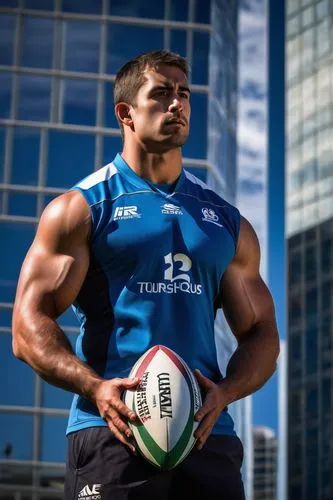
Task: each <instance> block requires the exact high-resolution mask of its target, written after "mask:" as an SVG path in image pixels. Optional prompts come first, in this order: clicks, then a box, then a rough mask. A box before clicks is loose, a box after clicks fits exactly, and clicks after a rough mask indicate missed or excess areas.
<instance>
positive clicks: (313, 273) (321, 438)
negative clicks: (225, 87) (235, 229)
mask: <svg viewBox="0 0 333 500" xmlns="http://www.w3.org/2000/svg"><path fill="white" fill-rule="evenodd" d="M286 22H287V39H286V54H287V79H286V96H287V118H286V129H287V179H288V182H287V238H288V240H287V246H288V262H289V273H288V305H289V317H288V353H289V354H288V366H289V375H288V385H289V394H288V407H289V413H288V448H289V459H288V464H289V465H288V484H289V498H290V499H291V500H294V499H300V500H305V499H311V500H319V499H320V500H324V499H327V500H328V499H332V498H333V476H332V470H333V320H332V305H333V253H332V249H333V62H332V50H333V29H332V27H333V2H332V1H330V0H320V1H313V0H312V1H311V0H302V1H301V0H297V1H296V0H288V2H287V19H286Z"/></svg>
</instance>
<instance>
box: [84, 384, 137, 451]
mask: <svg viewBox="0 0 333 500" xmlns="http://www.w3.org/2000/svg"><path fill="white" fill-rule="evenodd" d="M139 383H140V379H139V378H138V377H135V378H113V379H111V380H103V381H102V382H101V383H100V384H98V385H97V387H96V390H95V392H94V394H93V396H92V400H93V402H94V404H95V405H96V406H97V408H98V411H99V413H100V415H101V417H102V418H104V420H105V421H106V423H107V424H108V427H109V429H110V430H111V432H112V433H113V434H114V436H115V437H116V438H117V439H119V441H120V442H121V443H123V444H124V445H126V446H128V447H129V448H130V449H131V450H132V451H133V453H135V447H134V445H133V443H132V439H131V438H132V437H133V434H132V431H131V429H130V428H129V426H128V425H127V423H126V421H127V420H130V421H131V422H135V421H136V420H137V416H136V414H135V413H134V412H133V411H132V410H131V409H130V408H128V406H126V405H125V403H124V402H123V401H122V399H121V397H122V393H123V391H125V390H127V389H135V388H136V387H137V386H138V385H139Z"/></svg>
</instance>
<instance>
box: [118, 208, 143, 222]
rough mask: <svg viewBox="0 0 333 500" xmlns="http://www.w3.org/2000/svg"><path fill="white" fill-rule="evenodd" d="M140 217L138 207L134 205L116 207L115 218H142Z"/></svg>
mask: <svg viewBox="0 0 333 500" xmlns="http://www.w3.org/2000/svg"><path fill="white" fill-rule="evenodd" d="M140 217H141V215H140V214H138V207H136V206H135V205H133V206H131V207H116V210H115V212H114V216H113V220H126V219H140Z"/></svg>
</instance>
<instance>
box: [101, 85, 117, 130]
mask: <svg viewBox="0 0 333 500" xmlns="http://www.w3.org/2000/svg"><path fill="white" fill-rule="evenodd" d="M104 126H106V127H109V128H119V125H118V122H117V119H116V115H115V112H114V103H113V84H112V82H105V83H104Z"/></svg>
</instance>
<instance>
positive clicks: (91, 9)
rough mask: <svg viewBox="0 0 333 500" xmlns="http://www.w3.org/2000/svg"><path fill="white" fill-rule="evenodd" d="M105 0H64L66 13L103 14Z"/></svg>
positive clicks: (63, 7)
mask: <svg viewBox="0 0 333 500" xmlns="http://www.w3.org/2000/svg"><path fill="white" fill-rule="evenodd" d="M102 3H103V0H85V1H84V2H83V1H82V0H62V10H63V11H64V12H79V13H82V14H101V13H102Z"/></svg>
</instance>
